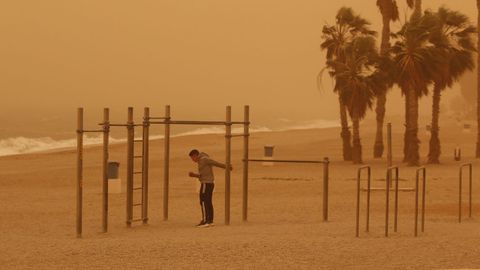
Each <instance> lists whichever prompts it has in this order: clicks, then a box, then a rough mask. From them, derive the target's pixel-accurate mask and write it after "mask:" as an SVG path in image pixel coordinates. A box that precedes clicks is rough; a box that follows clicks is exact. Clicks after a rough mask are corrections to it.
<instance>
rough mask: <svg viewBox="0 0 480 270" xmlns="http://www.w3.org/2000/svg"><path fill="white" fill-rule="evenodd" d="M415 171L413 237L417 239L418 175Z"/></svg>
mask: <svg viewBox="0 0 480 270" xmlns="http://www.w3.org/2000/svg"><path fill="white" fill-rule="evenodd" d="M418 172H419V171H417V178H416V179H415V226H414V235H415V237H417V235H418V232H417V227H418V178H419V175H418Z"/></svg>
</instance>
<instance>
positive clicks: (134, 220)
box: [130, 218, 143, 222]
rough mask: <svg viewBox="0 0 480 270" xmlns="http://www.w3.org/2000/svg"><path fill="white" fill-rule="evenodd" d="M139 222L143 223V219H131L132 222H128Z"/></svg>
mask: <svg viewBox="0 0 480 270" xmlns="http://www.w3.org/2000/svg"><path fill="white" fill-rule="evenodd" d="M139 221H143V219H141V218H137V219H132V220H130V222H139Z"/></svg>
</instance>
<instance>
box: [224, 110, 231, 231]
mask: <svg viewBox="0 0 480 270" xmlns="http://www.w3.org/2000/svg"><path fill="white" fill-rule="evenodd" d="M231 120H232V107H230V106H227V108H226V123H225V166H226V168H225V225H229V224H230V167H231V164H230V157H231V153H230V152H231V139H232V138H231V135H232V125H231V123H230V122H231Z"/></svg>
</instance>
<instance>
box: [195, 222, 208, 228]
mask: <svg viewBox="0 0 480 270" xmlns="http://www.w3.org/2000/svg"><path fill="white" fill-rule="evenodd" d="M207 227H209V226H208V223H203V224H202V225H197V228H207Z"/></svg>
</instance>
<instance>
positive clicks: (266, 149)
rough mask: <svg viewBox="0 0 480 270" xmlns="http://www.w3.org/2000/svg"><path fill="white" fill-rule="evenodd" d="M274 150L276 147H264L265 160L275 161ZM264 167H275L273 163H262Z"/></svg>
mask: <svg viewBox="0 0 480 270" xmlns="http://www.w3.org/2000/svg"><path fill="white" fill-rule="evenodd" d="M273 149H275V146H274V145H265V146H263V159H273ZM262 165H263V166H273V162H262Z"/></svg>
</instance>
